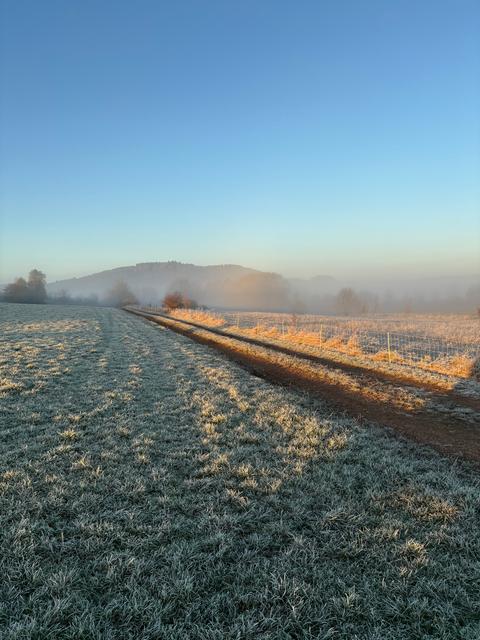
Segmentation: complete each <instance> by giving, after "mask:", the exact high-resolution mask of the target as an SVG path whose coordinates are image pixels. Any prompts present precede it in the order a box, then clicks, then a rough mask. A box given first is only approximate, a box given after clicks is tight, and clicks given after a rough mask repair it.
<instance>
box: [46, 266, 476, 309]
mask: <svg viewBox="0 0 480 640" xmlns="http://www.w3.org/2000/svg"><path fill="white" fill-rule="evenodd" d="M119 281H121V282H125V284H127V285H128V287H129V288H130V289H131V290H132V292H133V293H134V294H135V296H136V297H137V298H138V300H139V301H140V302H141V303H146V304H158V303H159V302H160V301H161V300H162V299H163V297H164V296H165V295H166V294H167V293H169V292H173V291H179V292H181V293H182V294H184V295H185V296H188V297H189V298H190V299H193V300H195V301H196V302H197V303H199V304H201V305H205V306H209V307H215V308H230V309H248V310H260V311H264V310H265V311H292V312H296V313H335V312H336V311H338V309H337V308H336V298H337V295H338V293H339V292H340V291H341V290H342V289H343V288H345V287H350V286H351V285H352V282H353V283H354V289H355V290H356V291H357V295H358V296H359V297H360V298H361V299H362V302H363V304H364V307H365V309H364V313H365V312H367V311H370V312H388V311H405V310H408V311H410V312H412V311H417V312H435V311H436V312H452V313H454V312H457V313H460V312H473V311H475V309H476V306H478V305H480V276H477V277H476V276H474V275H472V276H470V277H458V276H457V277H438V278H417V279H408V278H404V279H403V280H399V279H396V280H395V279H394V280H391V281H382V280H377V281H375V280H373V279H372V280H371V281H370V282H369V281H367V280H365V279H360V280H358V278H352V279H351V280H350V281H349V280H347V281H345V280H344V281H342V280H340V279H337V278H334V277H332V276H330V275H316V276H313V277H311V278H288V277H285V276H282V275H280V274H277V273H268V272H263V271H260V270H257V269H252V268H247V267H243V266H239V265H229V264H227V265H212V266H197V265H193V264H183V263H179V262H175V261H169V262H151V263H143V264H137V265H134V266H128V267H119V268H116V269H111V270H107V271H102V272H99V273H95V274H92V275H89V276H84V277H80V278H73V279H67V280H60V281H56V282H50V283H48V285H47V290H48V292H49V294H50V295H51V296H53V297H55V296H58V295H60V294H62V293H67V294H68V295H70V296H72V297H83V298H85V297H89V296H92V295H94V296H97V297H98V298H99V299H100V300H102V299H105V298H106V296H107V294H108V291H109V290H110V289H111V288H112V287H113V286H114V285H115V284H116V283H117V282H119Z"/></svg>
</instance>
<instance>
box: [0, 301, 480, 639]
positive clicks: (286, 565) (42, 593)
mask: <svg viewBox="0 0 480 640" xmlns="http://www.w3.org/2000/svg"><path fill="white" fill-rule="evenodd" d="M0 331H1V344H0V423H1V427H0V439H1V444H0V514H1V519H2V520H1V527H0V563H1V564H0V566H1V569H2V581H1V583H0V637H1V638H2V639H3V638H5V639H13V638H17V639H20V638H22V639H25V638H37V639H40V638H41V639H43V638H72V639H73V638H88V639H90V638H91V639H94V638H95V639H100V638H101V639H103V638H108V639H117V638H118V639H134V638H147V639H152V640H153V639H154V638H165V639H167V638H168V639H174V640H180V639H181V640H184V639H185V638H187V639H188V638H193V639H199V640H200V639H202V640H203V639H206V640H217V639H218V640H221V639H222V640H223V639H225V638H226V639H232V640H233V639H243V638H245V639H253V638H255V639H257V638H259V639H267V638H268V639H272V640H273V639H285V640H286V639H290V638H292V639H293V638H295V639H311V640H313V639H314V638H315V639H317V638H325V639H327V638H332V639H333V638H335V639H342V640H343V639H344V640H347V639H348V640H350V639H353V638H357V639H362V640H397V639H398V640H400V639H402V640H403V639H404V638H409V639H410V638H417V639H432V640H433V639H437V638H442V639H443V640H450V639H451V640H454V639H455V640H456V639H463V640H474V639H477V638H478V637H479V636H480V620H479V617H478V611H479V608H480V589H479V586H478V576H479V575H480V535H479V516H478V514H479V509H480V483H479V476H478V469H477V468H476V467H474V466H473V465H469V464H467V463H462V462H460V461H455V462H452V460H451V459H447V458H444V457H442V456H440V455H438V454H437V453H435V452H433V451H432V450H430V449H427V448H422V447H419V446H418V445H417V444H414V443H410V442H407V441H403V440H401V439H398V438H397V437H395V436H393V435H392V434H390V433H389V432H387V431H385V430H383V429H381V428H376V427H373V426H372V425H369V424H363V423H362V424H360V423H359V422H357V421H356V420H354V419H352V418H348V417H346V416H345V415H343V414H340V413H339V412H336V411H334V410H333V409H332V408H331V407H329V406H328V405H326V404H324V403H323V402H322V401H321V400H320V399H314V398H312V397H310V396H307V395H305V394H301V393H299V392H294V391H288V390H286V389H284V388H281V387H276V386H273V385H271V384H269V383H267V382H265V381H264V380H262V379H260V378H258V377H255V376H252V375H251V374H250V373H248V372H247V371H245V370H243V369H242V368H240V367H238V366H237V365H235V364H234V363H231V362H229V361H228V360H226V359H225V358H224V357H223V356H222V355H220V354H218V353H216V352H215V351H213V350H211V349H209V348H208V347H205V346H202V345H200V344H196V343H195V342H192V341H190V340H189V339H188V338H186V337H184V336H181V335H178V334H176V333H173V332H171V331H169V330H166V329H164V328H162V327H159V326H154V325H152V324H150V323H147V322H145V321H143V320H142V319H140V318H138V317H135V316H132V315H128V314H127V313H125V312H123V311H120V310H114V309H107V308H93V307H92V308H88V307H74V306H72V307H68V306H43V305H13V304H10V305H5V304H4V305H0Z"/></svg>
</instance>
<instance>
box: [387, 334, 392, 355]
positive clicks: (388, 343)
mask: <svg viewBox="0 0 480 640" xmlns="http://www.w3.org/2000/svg"><path fill="white" fill-rule="evenodd" d="M387 348H388V361H389V362H391V361H392V354H391V352H390V333H389V332H387Z"/></svg>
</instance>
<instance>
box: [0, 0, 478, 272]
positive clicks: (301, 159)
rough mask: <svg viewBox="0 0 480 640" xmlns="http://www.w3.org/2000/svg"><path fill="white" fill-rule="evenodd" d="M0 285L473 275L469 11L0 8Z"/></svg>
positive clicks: (466, 3) (242, 1)
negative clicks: (114, 275) (144, 270)
mask: <svg viewBox="0 0 480 640" xmlns="http://www.w3.org/2000/svg"><path fill="white" fill-rule="evenodd" d="M1 23H2V26H1V29H2V32H1V40H2V44H1V70H0V77H1V86H0V89H1V98H0V100H1V102H0V109H1V111H0V126H1V150H0V153H1V174H0V198H1V200H0V206H1V219H0V282H2V281H3V282H5V281H6V280H8V279H10V278H11V277H13V276H15V275H18V274H20V273H25V272H26V271H28V269H29V268H31V267H33V266H35V267H38V268H41V269H43V270H44V271H46V272H47V275H48V276H49V279H56V278H59V277H63V276H70V275H82V274H85V273H89V272H92V271H96V270H99V269H103V268H110V267H113V266H119V265H126V264H132V263H135V262H142V261H150V260H168V259H177V260H182V261H187V262H195V263H198V264H214V263H223V262H235V263H241V264H245V265H248V266H253V267H258V268H263V269H271V270H279V271H282V272H284V273H286V274H288V275H313V274H315V273H329V274H332V275H334V276H340V277H342V276H344V275H345V274H349V273H356V274H359V273H362V274H367V275H368V274H375V273H376V274H378V273H379V271H381V272H382V273H390V272H391V273H394V272H395V273H396V272H404V273H406V274H411V273H419V274H422V275H423V274H427V275H431V274H435V273H438V274H442V275H443V274H461V273H472V272H479V271H480V266H479V251H480V178H479V176H480V48H479V29H480V3H479V2H478V1H477V0H471V1H470V0H452V1H445V0H435V1H433V0H432V1H429V0H422V1H420V2H419V1H418V0H415V1H410V0H402V1H398V2H397V1H390V0H378V1H369V0H363V1H361V2H360V1H358V0H352V1H350V2H348V1H343V0H339V1H337V0H335V1H334V0H328V1H327V0H325V1H321V0H317V1H315V2H305V1H293V0H292V1H291V2H285V1H282V0H276V1H272V2H269V1H264V0H261V1H258V0H256V1H249V0H238V1H229V0H222V1H218V2H211V1H209V0H203V1H200V0H199V1H198V2H189V1H185V2H166V1H165V2H162V1H161V0H155V1H151V2H150V1H148V0H138V1H137V2H133V1H130V2H124V1H118V0H116V1H110V2H109V1H107V0H104V1H102V2H99V1H98V0H94V1H93V0H81V1H80V0H58V1H56V2H54V1H51V0H42V1H38V0H34V1H30V2H25V1H23V0H2V2H1Z"/></svg>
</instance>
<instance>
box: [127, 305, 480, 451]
mask: <svg viewBox="0 0 480 640" xmlns="http://www.w3.org/2000/svg"><path fill="white" fill-rule="evenodd" d="M128 311H129V312H130V313H134V314H136V315H139V316H141V317H143V318H145V319H146V320H149V321H152V322H155V323H157V324H159V325H162V326H164V327H167V328H169V329H171V330H173V331H176V332H177V333H180V334H182V335H185V336H188V337H189V338H191V339H192V340H195V341H196V342H199V343H202V344H205V345H208V346H210V347H212V348H214V349H216V350H217V351H220V352H222V353H223V354H225V355H226V356H227V357H229V358H230V359H231V360H234V361H235V362H237V363H238V364H240V365H241V366H242V367H244V368H245V369H247V370H248V371H250V372H251V373H252V374H253V375H257V376H260V377H262V378H265V379H266V380H269V381H271V382H274V383H275V384H280V385H283V386H287V387H290V388H297V389H301V390H304V391H306V392H308V393H312V394H315V395H317V396H321V397H322V398H323V399H325V400H326V401H327V402H328V403H329V404H331V405H332V406H334V407H336V408H338V409H340V410H344V411H347V412H348V413H349V414H350V415H353V416H354V417H356V418H358V419H361V420H364V421H368V422H375V423H376V424H378V425H380V426H384V427H385V426H386V427H390V428H392V429H394V430H395V431H396V432H397V433H399V434H401V435H403V436H406V437H408V438H410V439H412V440H415V441H416V442H419V443H421V444H428V445H431V446H432V447H434V448H435V449H437V450H438V451H440V452H442V453H445V454H448V455H451V456H454V457H462V458H465V459H468V460H472V461H475V462H477V463H480V400H479V399H478V398H474V397H470V396H467V395H464V394H462V393H461V391H457V390H455V389H450V390H446V389H445V388H443V389H442V388H441V386H440V385H438V384H435V383H432V382H420V381H418V380H413V379H411V378H410V377H409V376H408V374H406V373H405V374H401V375H396V374H395V373H389V372H385V371H374V370H372V369H367V368H364V367H362V366H357V365H349V364H346V363H345V362H336V361H335V360H333V359H331V358H328V357H322V356H314V355H311V354H306V353H299V352H296V351H294V350H292V349H289V348H288V347H283V346H279V345H271V344H266V343H264V342H261V341H260V340H256V339H253V338H247V337H243V336H234V335H232V334H229V333H227V332H225V331H222V330H221V329H212V328H208V327H201V326H200V325H196V324H194V323H190V322H186V321H184V320H176V319H175V320H174V319H172V318H169V317H167V316H163V315H158V314H149V313H145V312H142V311H138V310H134V309H128Z"/></svg>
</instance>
